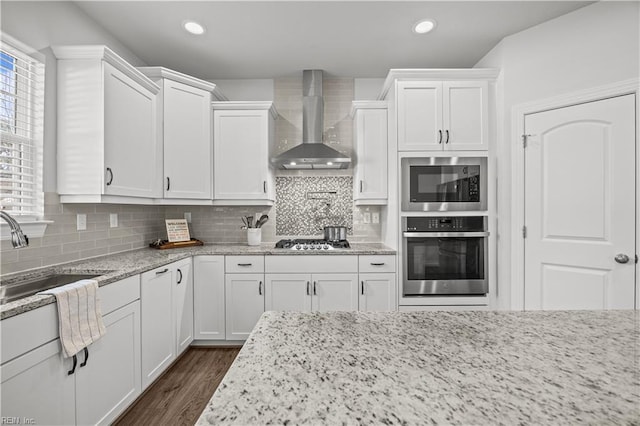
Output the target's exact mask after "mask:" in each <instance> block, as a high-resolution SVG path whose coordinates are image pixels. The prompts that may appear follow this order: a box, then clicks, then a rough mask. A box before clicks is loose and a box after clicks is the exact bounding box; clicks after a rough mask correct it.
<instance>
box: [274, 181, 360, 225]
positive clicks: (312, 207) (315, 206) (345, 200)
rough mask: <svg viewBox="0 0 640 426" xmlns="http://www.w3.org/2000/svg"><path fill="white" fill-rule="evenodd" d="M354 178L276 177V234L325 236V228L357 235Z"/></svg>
mask: <svg viewBox="0 0 640 426" xmlns="http://www.w3.org/2000/svg"><path fill="white" fill-rule="evenodd" d="M352 185H353V177H351V176H334V177H329V176H279V177H276V235H283V236H287V235H300V236H305V235H312V236H313V235H315V236H317V235H321V234H322V228H323V227H324V226H330V225H337V226H346V227H348V232H347V234H348V235H352V234H353V192H352Z"/></svg>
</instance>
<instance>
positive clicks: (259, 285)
mask: <svg viewBox="0 0 640 426" xmlns="http://www.w3.org/2000/svg"><path fill="white" fill-rule="evenodd" d="M258 294H259V295H260V296H262V281H260V283H259V284H258Z"/></svg>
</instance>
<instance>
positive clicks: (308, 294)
mask: <svg viewBox="0 0 640 426" xmlns="http://www.w3.org/2000/svg"><path fill="white" fill-rule="evenodd" d="M309 284H310V283H309V281H307V296H310V295H311V293H309Z"/></svg>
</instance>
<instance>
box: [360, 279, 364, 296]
mask: <svg viewBox="0 0 640 426" xmlns="http://www.w3.org/2000/svg"><path fill="white" fill-rule="evenodd" d="M360 289H361V290H360V294H364V281H360Z"/></svg>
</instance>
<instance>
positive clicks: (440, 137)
mask: <svg viewBox="0 0 640 426" xmlns="http://www.w3.org/2000/svg"><path fill="white" fill-rule="evenodd" d="M438 143H439V144H440V143H442V130H438Z"/></svg>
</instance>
